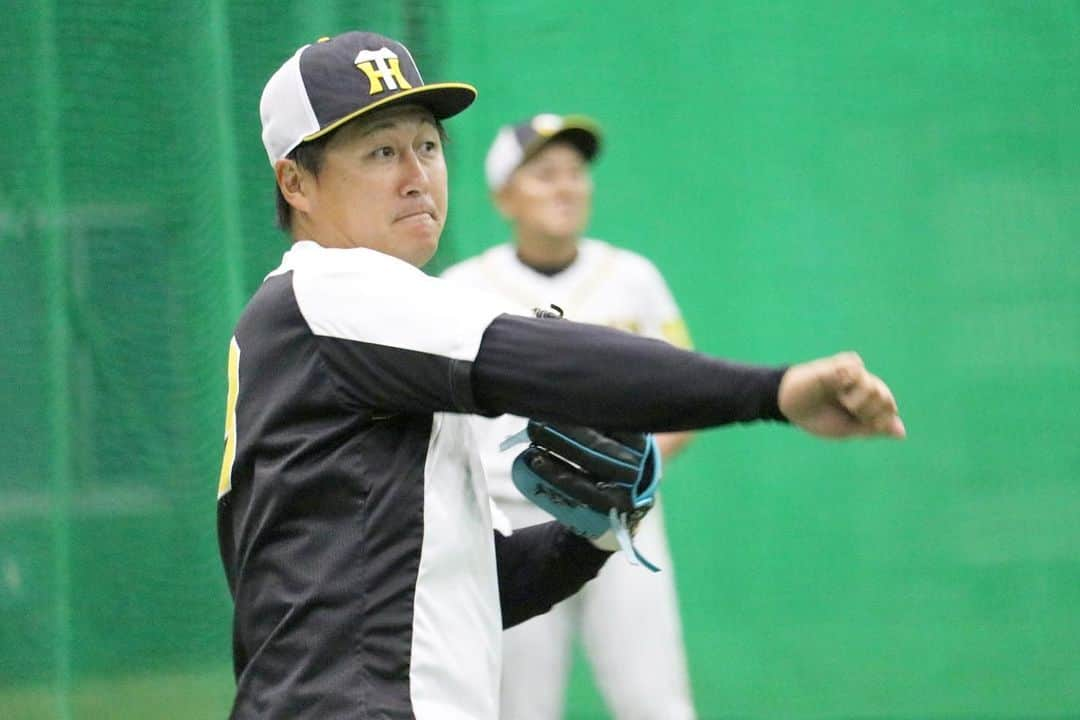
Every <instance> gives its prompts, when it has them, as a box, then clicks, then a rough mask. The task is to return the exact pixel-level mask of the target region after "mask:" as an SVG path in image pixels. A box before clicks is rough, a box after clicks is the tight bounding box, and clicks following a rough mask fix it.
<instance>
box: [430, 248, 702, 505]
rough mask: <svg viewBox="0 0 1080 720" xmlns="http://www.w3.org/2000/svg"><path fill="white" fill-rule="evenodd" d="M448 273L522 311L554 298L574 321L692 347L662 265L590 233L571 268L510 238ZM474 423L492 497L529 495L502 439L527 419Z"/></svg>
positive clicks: (507, 499)
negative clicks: (543, 267)
mask: <svg viewBox="0 0 1080 720" xmlns="http://www.w3.org/2000/svg"><path fill="white" fill-rule="evenodd" d="M443 277H444V278H446V279H447V280H450V281H452V282H456V283H460V284H462V285H467V286H469V287H471V288H477V289H482V290H486V291H488V292H492V293H495V294H497V295H499V296H501V297H502V299H503V300H505V301H506V302H507V303H509V304H510V306H513V307H516V308H518V309H520V310H521V311H530V310H531V309H532V308H537V307H540V308H547V307H548V306H549V305H552V304H554V305H558V306H559V307H560V308H562V310H563V312H564V313H565V316H566V317H567V318H568V319H570V320H576V321H579V322H588V323H595V324H598V325H606V326H609V327H615V328H619V329H622V330H627V331H629V332H632V333H635V334H637V335H645V336H647V337H655V338H662V339H665V340H667V341H668V342H670V343H672V344H673V345H676V346H679V347H683V348H689V347H690V338H689V335H688V333H687V331H686V325H685V323H684V322H683V320H682V316H681V314H680V313H679V308H678V306H677V305H676V304H675V299H674V298H673V297H672V295H671V291H670V290H669V289H668V286H667V283H665V282H664V278H663V276H661V274H660V272H659V271H658V270H657V269H656V266H654V265H653V264H652V263H651V262H649V260H647V259H646V258H644V257H642V256H641V255H638V254H637V253H634V252H631V251H629V250H626V249H623V248H617V247H615V246H614V245H610V244H608V243H606V242H603V241H601V240H593V239H583V240H582V241H581V242H580V244H579V246H578V255H577V258H576V259H575V260H574V262H573V263H572V264H571V265H570V267H568V268H566V269H565V270H562V271H560V272H558V273H556V274H555V275H551V276H549V275H545V274H543V273H540V272H537V271H536V270H533V269H532V268H530V267H529V266H528V265H526V264H524V263H523V262H521V260H519V259H518V257H517V254H516V252H515V249H514V246H513V245H512V244H509V243H508V244H504V245H498V246H496V247H493V248H491V249H489V250H487V251H486V252H484V253H482V254H481V255H477V256H476V257H473V258H470V259H468V260H465V261H463V262H461V263H458V264H457V265H454V266H453V267H451V268H448V269H447V270H446V271H445V272H444V273H443ZM472 422H473V432H474V434H475V435H476V439H477V444H478V445H479V447H480V453H481V458H482V460H483V465H484V471H485V473H486V474H487V480H488V489H489V491H490V493H491V496H492V498H493V499H494V500H495V501H496V502H497V503H504V502H527V501H526V500H525V499H524V498H523V497H522V496H521V494H520V493H518V491H517V489H516V488H515V487H514V485H513V482H512V481H511V479H510V458H511V457H512V456H513V454H514V451H513V450H508V451H506V452H505V453H501V452H500V451H499V450H498V445H499V443H500V442H501V441H502V439H503V438H505V437H507V436H509V435H512V434H514V433H516V432H518V431H519V430H521V429H522V428H523V427H524V426H525V420H524V419H522V418H520V417H515V416H513V415H502V416H500V417H497V418H493V419H489V418H481V417H475V418H473V419H472ZM519 450H520V448H519Z"/></svg>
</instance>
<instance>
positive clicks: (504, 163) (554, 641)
mask: <svg viewBox="0 0 1080 720" xmlns="http://www.w3.org/2000/svg"><path fill="white" fill-rule="evenodd" d="M600 142H601V133H600V129H599V127H598V125H597V124H596V122H595V121H593V120H591V119H590V118H587V117H584V116H565V117H562V116H558V115H551V114H542V115H536V116H535V117H532V118H529V119H527V120H525V121H523V122H520V123H518V124H516V125H512V126H504V127H503V128H501V129H500V130H499V132H498V134H497V135H496V137H495V140H494V142H493V143H492V145H491V148H490V150H489V151H488V155H487V160H486V165H485V170H486V175H487V183H488V187H489V189H490V190H491V193H492V199H493V201H494V203H495V205H496V207H497V208H498V210H499V212H500V213H501V214H502V215H503V217H505V218H506V219H507V220H508V221H509V223H510V226H511V231H512V234H513V237H512V239H511V241H510V242H508V243H504V244H502V245H498V246H496V247H493V248H491V249H489V250H487V251H486V252H484V253H482V254H481V255H478V256H476V257H473V258H470V259H468V260H465V261H464V262H461V263H459V264H458V265H455V266H453V267H451V268H449V269H447V270H446V272H445V274H444V276H445V277H446V278H448V279H450V280H453V281H455V282H460V283H463V284H467V285H470V286H472V287H479V288H483V289H485V290H488V291H493V292H495V293H498V294H499V295H500V296H502V297H503V298H504V299H505V300H506V301H507V302H508V303H510V304H512V305H517V306H521V307H522V308H534V307H541V308H544V307H547V306H548V305H550V304H552V303H554V304H555V305H558V306H559V307H561V308H562V309H563V310H564V312H565V313H566V317H568V318H570V319H572V320H577V321H582V322H589V323H596V324H601V325H607V326H611V327H616V328H620V329H623V330H627V331H629V332H633V333H637V334H640V335H646V336H650V337H656V338H661V339H664V340H667V341H668V342H670V343H672V344H674V345H677V346H679V347H683V348H687V349H689V347H690V338H689V334H688V333H687V330H686V326H685V324H684V323H683V320H682V317H681V315H680V313H679V308H678V306H677V305H676V303H675V300H674V298H673V297H672V294H671V291H670V290H669V289H668V286H667V283H666V282H665V281H664V278H663V277H662V276H661V274H660V272H659V271H658V270H657V269H656V267H655V266H654V265H653V264H652V263H651V262H650V261H649V260H647V259H646V258H644V257H642V256H641V255H638V254H636V253H633V252H630V251H629V250H625V249H622V248H617V247H615V246H613V245H610V244H608V243H606V242H603V241H600V240H595V239H592V238H586V237H583V235H582V233H584V231H585V228H586V225H587V224H588V221H589V215H590V212H591V210H592V194H593V182H592V177H591V175H590V172H589V163H590V162H591V161H592V160H593V159H594V158H595V157H596V155H597V153H598V151H599V149H600ZM524 424H525V420H524V419H523V418H520V417H515V416H511V415H504V416H501V417H498V418H494V419H487V418H479V417H477V418H475V419H474V423H473V430H474V433H475V434H476V439H477V443H478V445H479V447H480V453H481V457H482V459H483V464H484V470H485V472H486V474H487V478H488V486H489V491H490V493H491V496H492V498H493V499H494V500H495V501H496V503H497V504H498V506H499V508H500V509H501V510H502V511H503V512H504V513H505V515H506V516H507V518H508V519H509V520H510V523H511V524H512V525H513V527H514V528H520V527H527V526H530V525H536V524H538V523H542V522H545V521H546V520H549V519H550V518H549V516H548V515H546V514H545V513H544V511H542V510H541V509H539V508H538V507H537V506H536V505H534V504H532V503H531V502H529V501H528V500H527V499H525V498H524V497H523V496H522V495H521V494H520V493H519V492H518V491H517V489H516V488H515V487H514V485H513V482H512V481H511V479H510V465H511V462H512V460H513V458H514V455H515V453H513V452H500V450H499V443H500V442H501V441H502V440H503V439H504V438H506V437H507V436H509V435H512V434H514V433H516V432H518V431H519V430H521V429H522V427H524ZM689 439H690V433H664V434H660V435H658V436H657V441H658V443H659V446H660V449H661V452H662V453H663V456H664V458H665V459H670V458H671V457H672V456H673V455H674V454H675V453H677V452H678V451H679V450H680V449H681V448H682V447H684V446H685V444H686V443H687V441H688V440H689ZM636 544H637V546H638V549H639V550H640V551H641V552H642V554H643V555H644V556H645V557H646V558H647V559H649V560H650V561H652V562H653V563H655V564H657V565H659V566H660V567H661V568H662V570H663V571H662V572H660V573H651V572H648V571H647V570H645V569H644V568H642V567H634V566H632V565H630V564H629V563H627V562H625V561H624V560H623V559H622V558H619V559H617V561H615V562H610V563H608V564H607V565H606V566H605V567H604V568H603V569H602V570H601V572H600V574H599V576H598V577H597V578H596V580H594V581H593V582H592V583H590V584H588V585H587V586H586V587H585V588H584V589H583V590H582V591H581V592H580V593H578V594H577V595H576V596H574V597H572V598H570V599H568V600H565V601H563V602H562V603H560V604H559V605H557V606H555V607H554V608H553V609H552V610H551V611H550V612H548V613H547V614H546V615H543V616H539V617H536V618H534V619H532V620H530V621H528V622H526V623H523V624H522V625H519V626H517V627H515V628H513V629H511V630H508V631H507V632H506V636H505V638H504V648H503V653H504V655H503V657H504V663H503V678H502V700H501V702H502V708H501V710H502V715H501V717H505V718H512V719H513V720H556V719H557V718H561V717H562V712H563V705H564V695H565V689H566V682H567V675H568V672H569V666H570V659H571V647H572V641H573V638H574V636H575V634H576V633H578V634H580V637H581V639H582V641H583V645H584V648H585V652H586V655H587V656H588V659H589V662H590V665H591V666H592V670H593V676H594V678H595V679H596V683H597V685H598V687H599V689H600V692H601V694H602V695H603V697H604V700H605V702H606V703H607V705H608V707H609V708H610V709H611V711H612V712H613V713H614V715H615V717H616V718H618V720H639V719H640V720H685V719H686V718H693V717H694V710H693V704H692V701H691V698H690V686H689V680H688V677H687V670H686V657H685V651H684V649H683V643H682V629H681V624H680V622H679V613H678V603H677V600H676V594H675V582H674V572H673V565H672V561H671V557H670V554H669V552H668V544H667V538H666V533H665V530H664V520H663V515H662V512H661V511H660V508H659V507H658V508H656V509H654V511H653V512H651V513H650V514H649V516H648V517H646V518H645V520H644V521H642V523H641V526H640V527H639V529H638V533H637V536H636Z"/></svg>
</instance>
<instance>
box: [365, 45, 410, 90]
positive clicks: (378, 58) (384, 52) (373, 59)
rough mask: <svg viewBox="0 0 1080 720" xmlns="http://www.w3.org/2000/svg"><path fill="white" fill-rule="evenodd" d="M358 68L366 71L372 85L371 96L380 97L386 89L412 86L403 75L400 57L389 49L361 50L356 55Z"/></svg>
mask: <svg viewBox="0 0 1080 720" xmlns="http://www.w3.org/2000/svg"><path fill="white" fill-rule="evenodd" d="M353 62H354V63H356V67H358V68H359V69H361V70H363V71H364V74H365V75H367V78H368V81H369V82H370V83H371V91H370V93H369V94H371V95H378V94H379V93H381V92H383V91H384V90H386V89H390V90H400V89H402V88H411V87H412V85H410V84H409V81H408V80H406V79H405V76H404V75H402V74H401V63H400V62H399V61H398V56H397V55H395V54H394V52H393V51H392V50H390V49H389V48H385V47H384V48H380V49H378V50H361V51H360V52H359V53H358V54H357V55H356V60H354V61H353Z"/></svg>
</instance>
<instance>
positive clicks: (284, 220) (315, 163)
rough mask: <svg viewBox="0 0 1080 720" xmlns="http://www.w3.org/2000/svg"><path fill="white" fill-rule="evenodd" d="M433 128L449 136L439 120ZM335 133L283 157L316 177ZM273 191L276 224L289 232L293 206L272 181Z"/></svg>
mask: <svg viewBox="0 0 1080 720" xmlns="http://www.w3.org/2000/svg"><path fill="white" fill-rule="evenodd" d="M435 128H436V129H437V130H438V131H439V139H440V140H441V141H442V142H443V144H445V143H446V142H447V141H448V140H449V139H450V137H449V136H448V135H447V134H446V128H444V127H443V124H442V121H441V120H436V121H435ZM336 133H337V130H334V131H333V132H330V133H327V134H326V135H323V136H322V137H317V138H315V139H314V140H309V141H307V142H303V143H300V144H299V145H297V146H296V147H294V148H293V149H292V151H291V152H290V153H289V154H288V155H286V156H285V157H286V158H287V159H289V160H292V161H293V162H295V163H296V164H297V165H298V166H299V167H301V168H303V169H304V170H307V171H308V172H309V173H311V174H312V175H314V176H316V177H318V175H319V173H320V172H322V167H323V161H324V160H325V159H326V146H327V144H328V143H329V142H330V138H332V137H333V136H334V135H335V134H336ZM274 193H275V195H277V226H278V227H279V228H281V229H282V230H283V231H285V232H287V233H288V232H291V231H292V214H293V206H292V205H290V204H289V201H288V200H286V199H285V196H284V195H282V194H281V188H280V187H278V184H277V182H275V183H274Z"/></svg>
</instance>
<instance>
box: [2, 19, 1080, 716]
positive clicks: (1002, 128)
mask: <svg viewBox="0 0 1080 720" xmlns="http://www.w3.org/2000/svg"><path fill="white" fill-rule="evenodd" d="M5 9H7V10H8V12H7V14H6V21H5V22H4V23H3V24H2V26H0V48H3V49H2V53H3V54H2V55H0V60H2V62H0V88H3V89H2V90H0V92H2V93H3V98H4V100H5V103H4V105H5V108H6V109H7V111H6V112H5V113H3V115H2V116H0V129H2V133H3V136H4V137H5V138H6V139H7V146H8V150H7V156H6V159H5V162H4V169H3V171H2V176H0V178H2V182H0V307H2V308H3V320H4V327H5V328H6V331H7V332H8V338H7V340H6V341H5V342H4V343H2V344H0V367H2V369H3V380H4V382H3V383H0V407H2V408H3V410H2V413H3V415H2V417H3V428H2V432H0V457H3V459H4V467H5V472H4V474H3V479H2V481H0V718H73V717H76V718H113V717H115V718H159V717H169V718H203V717H221V716H224V714H225V712H226V708H227V707H228V702H229V694H230V689H231V676H230V670H229V616H230V610H231V608H230V605H229V601H228V595H227V592H226V590H225V585H224V581H223V577H222V573H221V570H220V567H219V564H218V560H217V555H216V545H215V538H214V495H215V487H216V476H217V469H218V465H219V463H220V455H219V453H220V448H221V435H222V409H223V402H224V373H223V367H224V359H225V350H226V342H227V338H228V336H229V333H230V331H231V327H232V323H233V321H234V320H235V318H236V315H237V314H238V312H239V309H240V307H241V306H242V304H243V301H244V300H245V299H246V297H247V296H248V295H249V294H250V293H251V292H252V291H253V290H254V288H255V287H256V286H257V285H258V283H259V282H260V280H261V278H262V276H263V275H264V274H265V273H266V272H267V271H268V270H270V269H272V268H273V267H274V265H275V264H276V262H277V259H278V257H279V255H280V253H281V251H282V250H283V248H284V242H283V240H282V238H281V236H280V235H279V234H278V233H277V232H276V231H275V230H274V229H273V226H272V218H273V195H272V184H271V183H272V180H271V176H270V173H269V168H268V165H267V162H266V158H265V155H264V154H263V150H262V147H261V145H260V143H259V139H258V132H259V129H258V115H257V104H258V97H259V93H260V91H261V88H262V84H263V83H264V82H265V80H266V78H267V76H268V75H269V73H270V72H272V70H273V69H274V68H276V67H277V65H278V64H279V63H280V62H281V61H282V60H284V58H285V57H286V56H287V55H288V54H289V53H290V52H291V51H292V50H293V49H294V48H295V47H296V46H298V45H299V44H302V43H304V42H310V41H311V40H313V39H315V38H317V37H318V36H320V35H325V34H332V33H336V32H339V31H342V30H345V29H348V28H353V27H364V28H368V29H376V30H379V31H382V32H385V33H387V34H390V35H393V36H396V37H400V38H401V39H403V40H404V41H405V42H406V44H408V45H409V46H410V47H411V48H412V50H413V51H414V55H416V57H417V60H418V62H419V64H420V66H421V68H422V69H423V70H424V72H425V74H426V76H427V78H428V79H429V80H431V79H458V80H466V81H469V82H473V83H475V84H476V85H477V86H479V88H480V99H479V100H478V101H477V103H476V104H475V106H474V107H473V108H472V109H470V110H469V111H468V112H467V113H465V114H464V115H462V116H461V117H460V118H457V119H455V120H452V121H451V122H450V124H449V130H450V133H451V136H452V143H451V146H450V150H449V152H450V154H451V155H450V161H451V177H452V180H451V187H452V203H451V205H452V214H451V220H450V226H449V228H448V231H447V235H446V236H445V237H444V246H443V249H442V250H441V251H440V254H439V256H438V257H437V258H436V261H435V265H434V266H433V267H434V268H436V269H437V268H439V267H442V266H443V265H445V264H446V263H448V262H450V261H452V260H454V259H457V258H461V257H464V256H465V255H467V254H470V253H473V252H476V251H478V250H480V249H482V248H484V247H487V246H489V245H491V244H492V243H495V242H498V241H501V240H502V239H503V238H504V237H505V235H506V229H505V227H504V226H503V225H502V224H501V222H500V221H499V220H498V218H497V216H496V215H495V213H494V212H493V211H492V210H491V209H490V208H489V206H488V201H487V196H486V190H485V188H484V185H483V179H482V170H481V168H482V158H483V154H484V152H485V150H486V147H487V143H488V142H489V140H490V138H491V137H492V135H493V133H494V130H495V128H496V127H497V126H498V125H499V124H501V123H503V122H506V121H508V120H512V119H517V118H518V117H520V116H523V115H526V114H530V113H532V112H535V111H537V110H552V111H559V112H570V111H577V112H586V113H589V114H592V115H594V116H596V117H597V118H599V119H600V120H601V122H602V123H603V125H604V127H605V129H606V131H607V138H608V142H607V146H606V149H605V154H604V155H603V156H602V157H601V159H600V161H599V162H598V164H597V166H596V173H595V174H596V181H597V209H596V213H595V219H594V222H593V226H592V229H591V231H592V233H593V234H595V235H597V236H599V237H603V238H606V239H609V240H611V241H614V242H618V243H621V244H625V245H628V246H630V247H632V248H634V249H637V250H639V251H641V252H643V253H645V254H646V255H649V256H650V257H652V258H653V259H654V260H655V261H656V262H657V264H658V265H659V266H660V267H661V268H662V269H663V270H664V271H665V274H666V275H667V276H668V279H669V281H670V282H671V285H672V286H673V289H674V290H675V293H676V295H677V296H678V297H679V299H680V302H681V304H682V305H683V309H684V311H685V314H686V316H687V318H688V320H689V323H690V325H691V329H692V331H693V333H694V336H695V340H696V341H697V344H698V345H699V347H701V348H703V349H705V350H708V351H710V352H714V353H718V354H724V355H730V356H734V357H739V358H744V359H748V360H754V361H761V362H779V361H783V360H791V359H801V358H806V357H812V356H815V355H818V354H821V353H825V352H830V351H833V350H836V349H840V348H845V347H849V346H851V347H856V348H858V349H859V350H861V351H862V352H863V354H864V355H865V356H866V357H867V359H868V360H869V361H870V362H871V363H872V364H873V365H875V366H876V367H878V368H880V369H881V371H882V372H883V373H884V374H885V375H887V376H888V377H889V378H890V380H891V381H892V382H893V384H894V387H895V389H896V390H897V392H898V394H899V396H900V398H901V402H902V407H903V409H904V413H905V417H906V420H907V423H908V427H909V429H910V431H911V438H910V440H909V441H908V442H907V443H905V444H902V445H890V444H885V443H870V444H863V445H844V446H841V445H827V444H822V443H818V442H814V441H810V440H808V439H805V438H803V437H800V436H798V435H797V434H795V433H793V432H790V431H785V430H763V429H752V430H741V429H740V430H733V431H725V432H712V433H707V434H705V435H704V436H703V437H702V438H700V439H699V440H698V442H697V444H696V445H695V446H693V447H692V448H691V449H690V450H689V451H688V453H687V454H686V455H685V456H684V457H682V458H680V459H678V460H677V461H676V462H675V463H674V464H673V467H672V468H671V469H670V482H669V484H668V488H667V490H666V493H667V513H668V516H669V525H670V528H671V534H672V539H673V544H674V550H675V554H676V559H677V562H678V565H677V573H678V575H677V576H678V580H679V586H680V590H681V601H682V606H683V610H684V624H685V630H686V636H687V645H688V651H689V655H690V664H691V670H692V674H693V683H694V691H695V696H696V698H697V701H698V705H699V711H700V713H701V717H702V718H703V719H704V720H711V719H712V718H722V717H784V718H819V717H835V718H842V717H881V718H900V717H908V718H923V717H949V718H977V717H990V716H993V717H1009V718H1021V717H1023V718H1029V717H1067V716H1075V715H1077V714H1080V654H1078V648H1080V621H1078V619H1077V617H1078V615H1077V610H1078V608H1080V522H1078V521H1077V516H1078V512H1080V484H1078V481H1080V443H1077V441H1076V437H1077V436H1078V435H1080V413H1078V412H1077V411H1076V407H1077V406H1078V405H1080V381H1078V380H1077V372H1076V368H1077V366H1078V365H1080V202H1078V198H1080V110H1078V108H1080V82H1078V81H1077V77H1078V76H1080V8H1078V6H1077V5H1076V3H1072V2H1044V3H1007V2H996V3H974V2H972V3H922V2H920V3H896V4H880V3H858V2H843V3H806V2H795V1H794V0H784V1H782V2H773V3H713V2H693V3H677V4H672V6H670V7H660V6H644V5H640V4H638V3H610V4H608V3H603V4H599V3H598V4H585V3H580V2H568V1H566V0H546V1H545V2H539V1H537V0H528V1H523V2H514V3H505V4H496V3H479V2H466V1H464V0H447V1H445V2H434V1H433V2H427V3H424V2H403V3H385V2H379V3H375V2H370V3H355V2H350V3H346V2H318V3H308V2H254V1H253V0H244V1H236V2H225V0H217V1H211V0H197V1H195V2H187V3H167V2H163V1H152V2H146V1H140V2H133V1H132V0H126V1H123V2H120V1H118V2H111V3H108V4H101V3H76V2H66V1H62V0H53V1H45V0H42V1H40V2H16V3H14V4H9V5H8V6H5ZM571 708H572V710H571V712H570V714H569V717H570V718H574V719H576V720H586V719H591V718H598V717H604V715H603V710H602V706H601V704H600V702H599V700H598V699H597V698H596V696H595V693H594V691H592V690H591V688H590V687H589V684H588V678H587V675H586V674H585V673H584V671H579V672H578V674H576V675H575V680H574V683H573V690H572V693H571Z"/></svg>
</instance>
